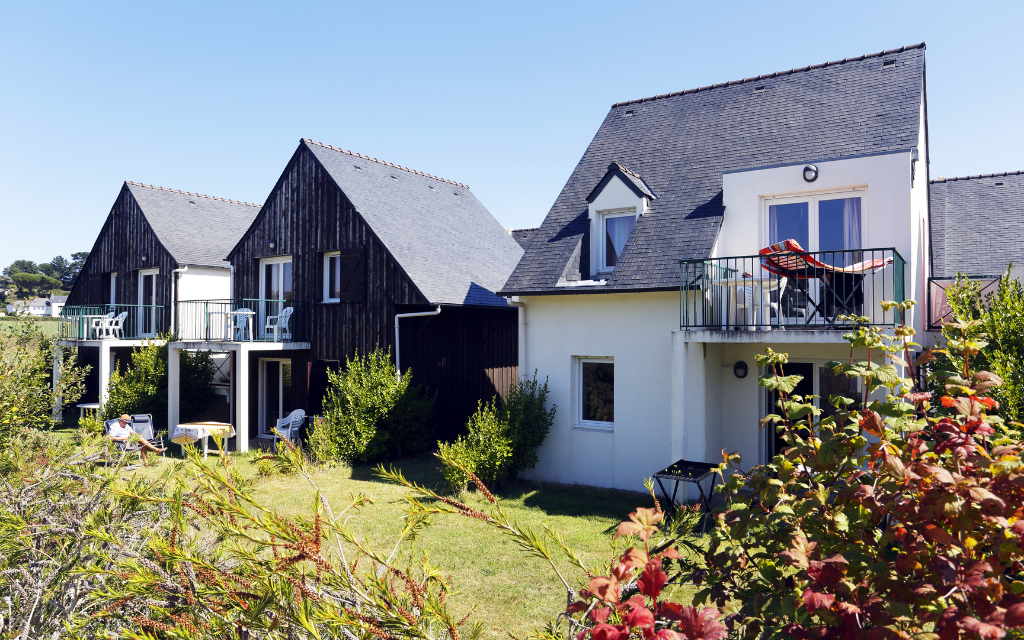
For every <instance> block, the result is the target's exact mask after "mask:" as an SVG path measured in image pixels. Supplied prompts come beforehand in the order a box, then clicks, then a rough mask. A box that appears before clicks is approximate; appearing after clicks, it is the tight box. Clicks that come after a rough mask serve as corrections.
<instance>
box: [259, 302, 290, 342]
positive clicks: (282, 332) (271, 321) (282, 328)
mask: <svg viewBox="0 0 1024 640" xmlns="http://www.w3.org/2000/svg"><path fill="white" fill-rule="evenodd" d="M294 311H295V308H294V307H285V308H284V309H281V313H280V314H278V315H276V316H268V317H267V326H266V327H264V330H265V331H273V332H274V342H280V340H281V338H284V339H285V340H288V339H289V338H291V333H289V331H288V321H289V320H290V319H291V317H292V313H293V312H294Z"/></svg>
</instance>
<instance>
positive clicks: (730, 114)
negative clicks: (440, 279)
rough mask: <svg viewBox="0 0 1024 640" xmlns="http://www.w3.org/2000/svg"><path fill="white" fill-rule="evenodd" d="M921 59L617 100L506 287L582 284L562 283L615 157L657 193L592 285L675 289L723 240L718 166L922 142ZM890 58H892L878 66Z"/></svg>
mask: <svg viewBox="0 0 1024 640" xmlns="http://www.w3.org/2000/svg"><path fill="white" fill-rule="evenodd" d="M924 59H925V45H924V43H921V44H919V45H914V46H909V47H901V48H900V49H892V50H889V51H883V52H879V53H874V54H869V55H864V56H860V57H857V58H847V59H845V60H839V61H836V62H829V63H824V64H818V65H812V66H809V67H804V68H802V69H793V70H791V71H782V72H778V73H773V74H769V75H762V76H757V77H755V78H746V79H744V80H736V81H732V82H726V83H722V84H716V85H712V86H710V87H701V88H698V89H691V90H688V91H682V92H677V93H672V94H667V95H661V96H654V97H651V98H643V99H641V100H632V101H629V102H620V103H617V104H615V105H613V106H612V108H611V110H610V111H609V112H608V115H607V116H606V117H605V119H604V122H603V123H602V124H601V126H600V128H599V129H598V131H597V134H596V135H595V136H594V139H593V140H592V141H591V143H590V145H589V146H588V147H587V150H586V152H585V153H584V154H583V157H582V158H581V159H580V161H579V164H577V166H576V168H575V169H574V170H573V172H572V175H571V176H570V177H569V180H568V181H567V182H566V184H565V187H564V188H563V189H562V192H561V194H559V196H558V198H557V199H556V200H555V203H554V205H553V206H552V207H551V210H550V211H549V212H548V214H547V217H546V218H545V220H544V223H543V224H542V225H541V227H540V229H539V230H538V231H537V232H536V235H535V237H534V238H533V239H532V240H531V241H530V244H529V246H528V248H527V251H526V254H525V255H524V256H523V259H522V260H520V262H519V264H518V266H517V267H516V269H515V271H514V272H513V274H512V276H511V277H510V278H509V280H508V282H507V283H506V284H505V288H504V289H503V290H502V294H503V295H513V294H516V293H579V292H580V291H581V288H579V287H574V288H572V289H571V290H567V289H566V288H556V287H555V283H556V282H557V281H558V278H559V276H560V275H561V274H562V273H563V270H564V269H565V267H566V264H567V263H568V262H569V260H570V259H571V258H572V256H573V254H574V252H575V250H576V248H577V247H578V246H581V244H582V240H583V234H584V232H585V231H586V230H587V227H588V221H587V202H586V197H587V196H588V194H590V193H591V191H592V190H593V189H594V187H595V186H596V185H597V184H598V183H599V181H600V180H601V179H602V177H603V176H604V175H605V173H606V172H607V170H608V166H609V164H610V163H612V162H617V163H620V164H621V165H622V166H625V167H629V169H630V170H631V171H633V172H635V173H636V174H637V175H639V176H643V182H644V183H646V185H648V186H649V187H650V189H651V191H653V192H654V194H655V195H657V199H656V200H654V201H653V202H652V204H651V207H650V209H649V210H648V213H647V214H645V215H644V216H642V217H641V218H640V220H639V221H638V222H637V225H636V227H635V228H634V229H633V232H632V234H631V235H630V237H629V240H628V241H627V242H626V245H625V247H624V248H623V251H622V255H621V256H620V257H619V260H618V264H617V266H616V267H615V271H614V273H613V274H612V276H611V277H610V279H609V282H608V284H607V285H605V286H602V287H594V288H593V290H594V291H595V292H609V291H618V290H621V291H637V290H651V289H654V290H657V289H671V288H675V287H678V286H679V282H678V279H679V276H678V269H679V267H678V260H680V259H684V258H700V257H707V256H708V255H710V251H711V249H712V247H713V245H714V243H715V240H716V238H717V237H718V231H719V228H720V226H721V223H722V216H723V213H724V208H723V205H722V174H723V172H726V171H732V170H739V169H752V168H757V167H769V166H775V165H779V164H788V163H796V162H809V161H822V160H827V159H833V158H843V157H850V156H858V155H864V154H871V153H882V152H889V151H898V150H904V149H911V148H913V147H915V146H916V145H917V141H918V131H919V127H920V126H921V122H920V108H921V104H922V100H923V92H924ZM887 61H895V65H894V66H887V67H886V68H885V69H883V64H884V63H885V62H887ZM761 87H763V90H758V89H759V88H761ZM755 90H757V91H756V92H755ZM584 249H585V248H584Z"/></svg>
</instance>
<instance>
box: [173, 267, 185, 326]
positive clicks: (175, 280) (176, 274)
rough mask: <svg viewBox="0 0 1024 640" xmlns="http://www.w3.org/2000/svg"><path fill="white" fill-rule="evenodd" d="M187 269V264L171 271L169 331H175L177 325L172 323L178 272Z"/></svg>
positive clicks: (176, 303) (175, 305) (177, 287)
mask: <svg viewBox="0 0 1024 640" xmlns="http://www.w3.org/2000/svg"><path fill="white" fill-rule="evenodd" d="M186 271H188V265H185V266H184V267H181V268H178V269H174V270H172V271H171V333H172V334H175V333H177V331H176V329H177V327H176V326H175V325H174V312H175V311H176V310H177V308H178V292H179V290H180V289H181V287H179V286H178V274H179V273H185V272H186Z"/></svg>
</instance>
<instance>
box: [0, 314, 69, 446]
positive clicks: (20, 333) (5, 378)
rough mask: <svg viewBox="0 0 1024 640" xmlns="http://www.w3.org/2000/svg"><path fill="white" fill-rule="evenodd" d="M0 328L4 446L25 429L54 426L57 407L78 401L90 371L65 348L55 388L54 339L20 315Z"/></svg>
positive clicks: (1, 433) (0, 421)
mask: <svg viewBox="0 0 1024 640" xmlns="http://www.w3.org/2000/svg"><path fill="white" fill-rule="evenodd" d="M4 325H5V326H3V327H0V447H3V446H4V445H5V444H6V443H7V442H9V441H10V439H11V438H13V437H15V435H17V434H18V433H20V432H21V431H23V430H25V429H49V428H51V427H52V426H53V424H54V420H53V406H54V402H55V401H56V399H57V398H58V397H60V398H61V401H62V402H63V403H64V404H70V403H72V402H75V401H76V400H78V398H80V397H81V395H82V393H83V391H84V390H85V385H84V380H85V374H86V370H84V369H80V368H79V367H77V366H76V360H75V354H74V351H73V350H70V349H65V350H64V360H63V363H62V364H61V367H60V382H59V383H58V385H57V388H56V389H54V388H53V384H52V375H53V350H54V348H55V347H54V343H53V341H52V340H50V339H48V338H46V337H44V336H43V334H42V331H41V330H40V329H39V325H38V324H36V322H35V321H33V320H31V319H28V318H19V319H17V320H16V321H14V322H9V323H4Z"/></svg>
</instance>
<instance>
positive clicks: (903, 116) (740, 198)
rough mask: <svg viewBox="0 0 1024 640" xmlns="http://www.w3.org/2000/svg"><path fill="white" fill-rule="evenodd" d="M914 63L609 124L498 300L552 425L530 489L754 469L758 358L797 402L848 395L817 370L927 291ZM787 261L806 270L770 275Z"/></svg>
mask: <svg viewBox="0 0 1024 640" xmlns="http://www.w3.org/2000/svg"><path fill="white" fill-rule="evenodd" d="M924 60H925V47H924V45H923V44H921V45H916V46H910V47H903V48H900V49H895V50H890V51H884V52H881V53H876V54H870V55H865V56H860V57H857V58H848V59H846V60H841V61H837V62H830V63H825V64H818V65H812V66H810V67H805V68H802V69H794V70H791V71H784V72H779V73H773V74H769V75H762V76H757V77H753V78H747V79H744V80H736V81H732V82H726V83H721V84H716V85H713V86H710V87H701V88H698V89H692V90H688V91H682V92H677V93H672V94H668V95H662V96H656V97H653V98H644V99H641V100H631V101H629V102H622V103H618V104H615V105H613V106H612V108H611V110H610V111H609V113H608V115H607V116H606V118H605V120H604V122H603V123H602V124H601V126H600V128H599V130H598V132H597V134H596V135H595V137H594V139H593V141H592V142H591V143H590V145H589V146H588V148H587V150H586V152H585V154H584V155H583V158H582V159H581V161H580V162H579V164H578V165H577V167H576V169H575V170H574V171H573V173H572V175H571V176H570V177H569V180H568V182H567V183H566V185H565V187H564V188H563V190H562V192H561V194H560V195H559V196H558V198H557V200H556V201H555V203H554V205H553V206H552V208H551V210H550V211H549V213H548V215H547V217H546V218H545V220H544V222H543V224H542V225H541V226H540V228H539V229H537V230H536V231H531V232H530V233H528V234H525V235H526V236H527V239H526V240H525V254H524V256H523V258H522V259H521V260H520V262H519V264H518V266H517V268H516V270H515V272H514V273H513V274H512V276H511V277H510V278H509V280H508V282H507V283H506V285H505V287H504V289H503V290H502V294H503V295H506V296H508V297H510V298H511V300H510V301H511V302H512V303H514V304H518V305H519V306H520V314H521V319H520V320H521V322H520V331H521V336H520V363H519V370H520V371H521V372H524V373H529V372H533V371H534V370H536V371H537V372H538V374H539V377H540V378H541V379H544V378H547V379H548V381H549V386H550V390H551V396H550V399H551V401H552V402H553V403H555V404H557V405H558V412H557V417H556V421H555V424H554V426H553V428H552V430H551V432H550V434H549V436H548V438H547V441H546V442H545V444H544V445H543V447H542V449H541V451H540V453H539V463H538V466H537V468H536V470H535V471H534V476H535V477H537V478H539V479H543V480H550V481H557V482H564V483H582V484H588V485H597V486H606V487H617V488H622V489H642V487H643V485H642V481H643V479H644V478H646V477H650V476H651V475H652V474H653V473H655V472H657V471H658V470H660V469H662V468H664V467H666V466H668V465H669V464H671V463H673V462H674V461H676V460H679V459H687V460H696V461H706V462H720V461H721V451H722V450H723V449H726V450H728V451H739V452H740V453H742V455H743V460H744V463H745V464H747V465H749V464H754V463H758V462H764V461H765V460H766V459H769V458H770V457H771V456H772V455H773V453H774V451H775V449H776V447H777V446H778V445H777V443H776V439H775V437H774V434H769V433H766V432H764V431H762V430H761V429H760V428H759V426H758V421H759V419H760V418H761V417H762V416H763V415H765V413H766V410H767V408H768V407H770V406H771V404H772V402H771V401H770V399H769V398H767V397H766V394H765V393H764V392H763V391H762V390H761V389H760V388H759V387H758V385H757V377H758V370H757V367H756V365H755V361H754V357H755V355H757V354H758V353H762V352H763V351H764V349H765V348H766V347H771V348H772V349H774V350H775V351H780V352H788V353H789V354H790V358H791V363H792V364H791V365H790V369H789V371H788V372H789V373H799V374H802V375H805V376H806V378H805V382H804V383H803V386H802V387H801V388H800V389H799V391H800V392H802V393H814V394H817V395H823V396H825V397H827V396H828V395H829V394H830V393H839V392H844V393H854V394H856V393H857V389H856V388H850V384H849V382H846V381H839V380H837V379H835V377H834V376H832V375H831V373H830V372H829V371H827V370H826V369H825V368H824V367H823V366H822V365H823V364H824V363H825V362H827V361H828V360H832V359H844V358H847V357H849V355H850V350H849V347H848V345H847V343H846V342H845V341H844V340H843V338H842V334H843V333H844V330H845V329H846V326H847V325H846V323H845V322H844V321H843V320H842V319H841V318H840V316H842V315H844V314H850V313H856V314H859V315H864V316H868V317H869V318H870V319H871V322H872V323H874V324H879V325H884V326H891V325H892V324H893V322H894V317H893V315H892V313H884V312H883V311H882V309H881V307H880V305H879V304H878V303H879V302H880V301H882V300H892V299H908V298H914V299H921V298H923V291H924V290H925V287H926V279H927V276H928V275H929V264H928V256H929V250H930V247H929V233H928V230H929V215H928V204H929V199H928V194H929V181H928V140H927V127H926V126H925V117H926V116H925V114H926V113H927V111H926V96H925V68H924ZM785 240H791V241H797V243H798V244H799V245H800V247H801V248H802V249H804V250H806V251H807V252H810V253H806V254H792V253H790V254H789V256H788V257H783V258H781V259H780V258H779V257H778V256H776V258H774V259H775V262H772V260H773V259H772V258H763V257H759V256H758V253H759V251H760V250H762V249H764V248H766V247H768V246H769V245H771V244H775V243H781V242H782V241H785ZM789 259H793V260H799V261H800V262H799V264H800V265H803V266H802V267H799V268H798V267H794V266H793V264H792V263H786V260H789ZM872 261H874V262H872ZM787 265H788V267H787ZM782 267H787V268H785V269H784V268H782ZM844 269H845V270H844ZM906 321H907V322H908V323H909V324H912V325H913V326H914V327H915V328H917V330H918V331H922V330H923V329H924V319H923V314H922V313H920V312H919V311H915V312H914V313H912V314H911V315H910V316H909V317H908V318H906ZM844 387H845V388H844Z"/></svg>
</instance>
